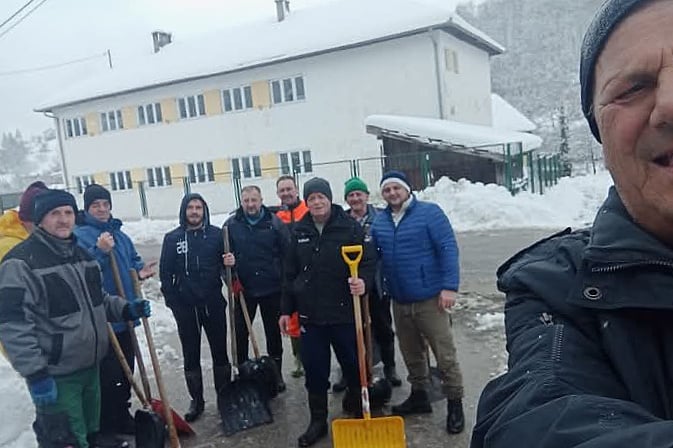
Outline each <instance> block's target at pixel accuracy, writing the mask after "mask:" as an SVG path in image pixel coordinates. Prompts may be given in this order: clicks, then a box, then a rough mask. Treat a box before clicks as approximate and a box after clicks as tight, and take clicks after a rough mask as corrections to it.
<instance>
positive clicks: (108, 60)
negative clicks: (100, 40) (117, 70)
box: [107, 48, 112, 69]
mask: <svg viewBox="0 0 673 448" xmlns="http://www.w3.org/2000/svg"><path fill="white" fill-rule="evenodd" d="M107 65H109V66H110V69H112V53H111V52H110V49H109V48H108V50H107Z"/></svg>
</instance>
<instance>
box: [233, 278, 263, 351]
mask: <svg viewBox="0 0 673 448" xmlns="http://www.w3.org/2000/svg"><path fill="white" fill-rule="evenodd" d="M238 298H239V300H240V301H241V311H243V319H244V320H245V326H246V327H248V335H250V342H252V351H253V353H254V354H255V359H259V358H260V356H259V346H258V345H257V338H256V337H255V332H254V331H253V330H252V321H251V320H250V313H248V305H247V304H246V303H245V295H244V294H243V291H241V292H240V293H239V294H238Z"/></svg>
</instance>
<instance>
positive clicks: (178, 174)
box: [171, 163, 187, 185]
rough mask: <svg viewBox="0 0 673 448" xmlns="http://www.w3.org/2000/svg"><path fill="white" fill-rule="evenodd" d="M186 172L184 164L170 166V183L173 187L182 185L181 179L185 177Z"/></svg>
mask: <svg viewBox="0 0 673 448" xmlns="http://www.w3.org/2000/svg"><path fill="white" fill-rule="evenodd" d="M186 172H187V170H186V169H185V164H184V163H176V164H173V165H171V183H172V184H173V185H182V182H183V180H182V179H183V178H184V177H185V176H186V174H185V173H186Z"/></svg>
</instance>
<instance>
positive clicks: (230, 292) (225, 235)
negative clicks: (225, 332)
mask: <svg viewBox="0 0 673 448" xmlns="http://www.w3.org/2000/svg"><path fill="white" fill-rule="evenodd" d="M222 239H223V240H224V253H225V254H227V253H229V252H230V251H231V249H230V248H229V227H228V226H222ZM224 274H225V276H224V283H225V284H226V285H227V299H229V333H230V334H229V346H230V347H231V358H232V359H231V364H232V365H233V366H234V375H236V374H237V371H238V352H237V350H236V319H235V315H234V312H235V311H236V300H234V288H233V287H232V284H231V277H232V275H231V267H230V266H226V267H225V268H224Z"/></svg>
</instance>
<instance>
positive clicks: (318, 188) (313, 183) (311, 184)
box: [304, 177, 332, 202]
mask: <svg viewBox="0 0 673 448" xmlns="http://www.w3.org/2000/svg"><path fill="white" fill-rule="evenodd" d="M311 193H322V194H324V195H325V196H327V199H329V201H330V202H332V188H331V187H330V186H329V182H327V181H326V180H325V179H322V178H320V177H314V178H312V179H309V180H308V181H306V183H305V184H304V200H305V201H308V197H309V196H311Z"/></svg>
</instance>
